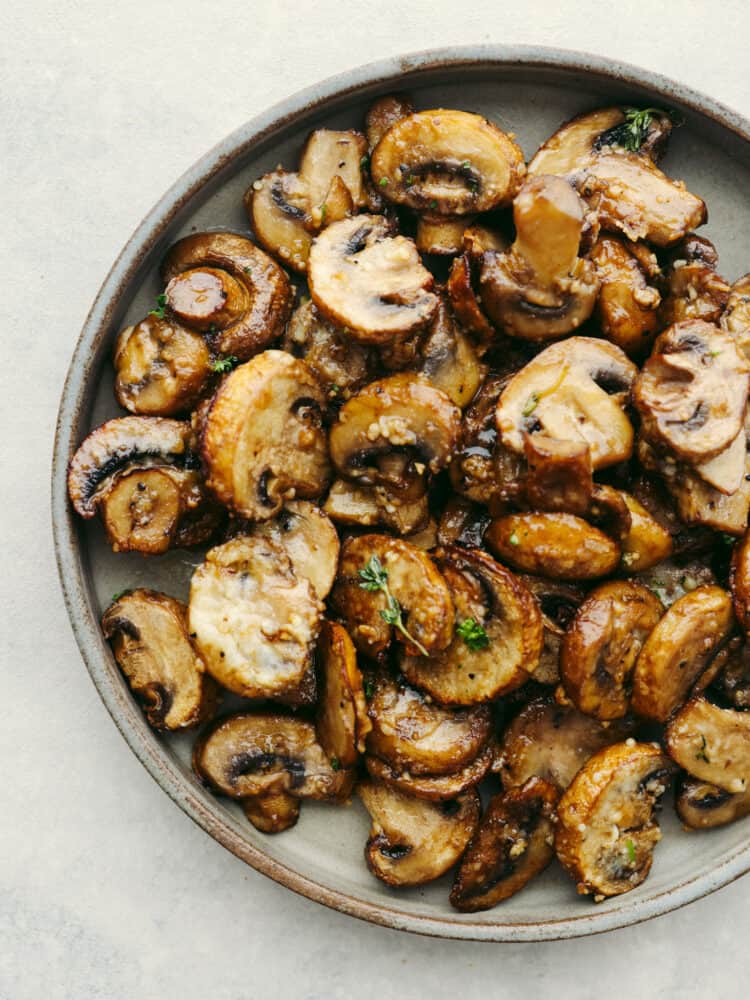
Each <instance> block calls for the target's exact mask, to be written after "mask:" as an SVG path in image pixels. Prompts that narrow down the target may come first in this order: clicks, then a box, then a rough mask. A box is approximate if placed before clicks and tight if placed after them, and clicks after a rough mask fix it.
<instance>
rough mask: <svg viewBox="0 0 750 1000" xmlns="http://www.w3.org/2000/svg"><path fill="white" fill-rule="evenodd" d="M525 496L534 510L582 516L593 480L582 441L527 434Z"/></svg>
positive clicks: (592, 488) (587, 453)
mask: <svg viewBox="0 0 750 1000" xmlns="http://www.w3.org/2000/svg"><path fill="white" fill-rule="evenodd" d="M524 443H525V449H526V463H527V465H528V474H527V476H526V480H525V491H526V499H527V501H528V503H529V506H530V507H532V509H534V510H549V511H555V510H561V511H565V512H566V513H568V514H576V515H578V516H580V517H585V515H586V514H587V513H588V512H589V509H590V507H591V498H592V493H593V490H594V480H593V475H592V471H591V449H590V448H589V446H588V445H587V444H586V442H585V441H558V440H556V439H555V438H551V437H548V436H547V435H546V434H529V435H527V437H526V441H525V442H524Z"/></svg>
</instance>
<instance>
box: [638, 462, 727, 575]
mask: <svg viewBox="0 0 750 1000" xmlns="http://www.w3.org/2000/svg"><path fill="white" fill-rule="evenodd" d="M640 452H641V444H640V442H639V444H638V458H639V459H640V460H641V462H642V458H641V453H640ZM642 465H643V469H642V470H641V472H640V474H638V475H637V476H635V477H634V478H633V479H631V481H630V483H629V486H630V489H631V490H632V495H633V496H634V497H635V498H636V500H637V501H638V502H639V503H640V504H642V505H643V507H645V509H646V510H647V511H648V513H649V514H650V515H651V517H653V519H654V520H655V521H656V522H657V524H659V525H660V526H661V527H662V528H663V529H664V530H665V531H666V532H667V533H668V534H669V536H670V538H671V539H672V553H673V556H674V557H675V558H677V557H679V558H680V559H681V560H686V559H690V558H695V557H696V556H701V555H704V554H705V553H706V552H709V551H711V549H712V548H713V543H714V536H713V532H711V531H709V530H708V528H702V527H698V528H692V527H687V526H686V525H685V524H684V523H683V521H682V520H681V518H680V517H679V515H678V512H677V505H676V503H675V501H674V498H673V497H672V495H671V494H670V492H669V491H668V490H667V487H666V485H665V483H664V482H663V481H662V480H661V479H659V478H656V477H655V476H651V475H648V474H647V471H648V470H647V463H643V462H642ZM625 495H626V494H623V496H625ZM631 520H632V523H635V521H636V520H637V517H634V516H633V514H632V511H631Z"/></svg>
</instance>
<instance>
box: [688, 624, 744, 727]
mask: <svg viewBox="0 0 750 1000" xmlns="http://www.w3.org/2000/svg"><path fill="white" fill-rule="evenodd" d="M704 679H706V680H708V682H709V683H711V684H712V689H713V690H714V691H715V692H716V693H717V695H718V696H719V698H720V699H721V700H722V704H723V703H724V702H726V704H727V705H728V706H729V708H736V709H738V710H740V711H744V710H745V709H748V708H750V643H748V641H747V638H746V637H745V636H739V635H736V636H734V637H733V638H732V639H730V640H729V642H728V643H727V644H726V646H725V647H724V648H723V649H722V650H720V651H719V653H718V655H717V656H716V657H715V658H714V661H713V663H712V664H711V666H710V668H709V669H708V670H707V671H706V672H705V673H704V675H703V677H702V678H701V682H700V684H698V685H696V689H695V693H696V694H697V693H699V689H700V690H701V691H703V690H705V689H706V687H707V686H708V684H705V683H703V682H704Z"/></svg>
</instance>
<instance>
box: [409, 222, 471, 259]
mask: <svg viewBox="0 0 750 1000" xmlns="http://www.w3.org/2000/svg"><path fill="white" fill-rule="evenodd" d="M470 218H471V217H467V216H465V215H463V216H462V215H458V216H456V217H455V218H453V217H452V216H441V215H434V216H433V215H421V216H420V217H419V220H418V222H417V235H416V239H415V242H416V244H417V250H419V252H420V253H427V254H435V255H436V256H438V257H452V256H454V255H455V254H458V253H461V251H462V250H463V242H464V230H465V229H466V224H467V222H469V221H470Z"/></svg>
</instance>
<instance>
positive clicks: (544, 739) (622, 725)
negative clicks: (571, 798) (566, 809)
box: [499, 695, 635, 791]
mask: <svg viewBox="0 0 750 1000" xmlns="http://www.w3.org/2000/svg"><path fill="white" fill-rule="evenodd" d="M634 728H635V727H634V724H633V722H632V720H630V719H616V720H615V721H613V722H600V721H599V720H598V719H592V718H591V717H590V716H588V715H583V713H582V712H579V711H578V709H576V708H574V707H573V706H572V705H558V704H557V703H556V702H555V701H554V700H553V699H552V698H551V697H549V696H547V695H544V696H542V697H538V698H534V699H532V700H531V701H530V702H528V703H527V704H526V705H524V707H523V708H522V709H521V711H520V712H519V713H518V715H517V716H516V717H515V718H514V719H513V720H512V721H511V723H510V724H509V725H508V726H507V728H506V730H505V732H504V733H503V737H502V742H501V749H500V754H499V774H500V777H501V780H502V783H503V787H504V788H518V787H520V786H521V785H523V784H524V783H525V782H526V781H528V780H529V778H532V777H535V776H536V777H538V778H543V779H544V780H545V781H548V782H550V784H552V785H554V786H555V787H556V788H559V789H560V790H561V791H563V790H564V789H566V788H567V787H568V785H569V784H570V783H571V781H572V780H573V778H574V777H575V776H576V774H577V773H578V771H579V770H580V769H581V767H583V765H584V764H585V763H586V761H587V760H589V758H590V757H593V755H594V754H595V753H597V751H599V750H601V749H602V747H606V746H610V745H611V744H612V743H617V742H619V741H620V740H624V739H626V738H628V737H629V736H630V734H631V733H632V732H633V731H634Z"/></svg>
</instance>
